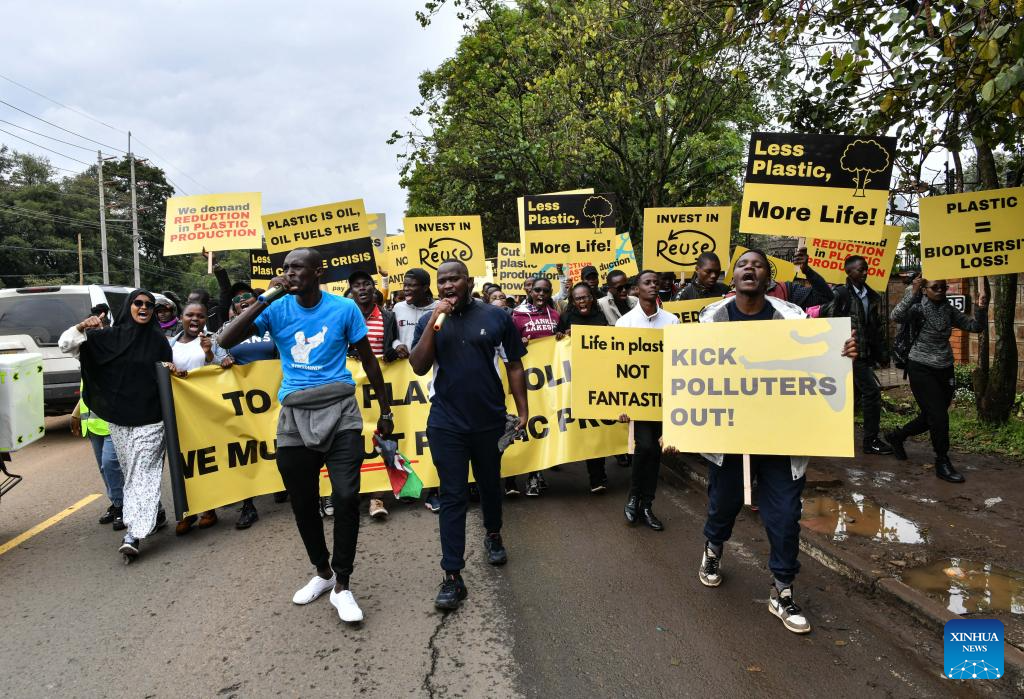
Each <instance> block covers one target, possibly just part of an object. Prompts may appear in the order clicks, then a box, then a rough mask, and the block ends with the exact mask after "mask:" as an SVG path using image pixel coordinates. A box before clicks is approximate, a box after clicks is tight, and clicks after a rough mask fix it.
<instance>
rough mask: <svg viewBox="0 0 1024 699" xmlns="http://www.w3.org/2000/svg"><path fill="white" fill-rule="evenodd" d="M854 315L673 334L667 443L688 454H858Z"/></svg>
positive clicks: (683, 329)
mask: <svg viewBox="0 0 1024 699" xmlns="http://www.w3.org/2000/svg"><path fill="white" fill-rule="evenodd" d="M849 337H850V319H849V318H827V319H825V318H820V319H802V320H760V321H747V322H742V323H691V324H689V325H672V326H669V327H667V328H665V354H664V373H663V388H662V395H663V396H664V403H665V406H664V425H665V434H664V440H665V444H666V445H671V446H674V447H676V448H677V449H679V450H680V451H687V452H704V453H719V454H721V453H725V454H744V453H745V454H783V455H797V456H853V362H851V361H850V360H849V359H847V358H845V357H843V356H842V350H843V344H844V343H845V342H846V340H847V339H848V338H849Z"/></svg>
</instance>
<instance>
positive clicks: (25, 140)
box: [0, 129, 92, 167]
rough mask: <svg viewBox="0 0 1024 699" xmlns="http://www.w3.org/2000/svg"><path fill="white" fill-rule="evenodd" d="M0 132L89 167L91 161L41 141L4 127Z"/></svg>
mask: <svg viewBox="0 0 1024 699" xmlns="http://www.w3.org/2000/svg"><path fill="white" fill-rule="evenodd" d="M0 133H5V134H7V135H8V136H14V137H15V138H17V139H21V140H22V141H24V142H25V143H31V144H32V145H33V146H35V147H37V148H42V149H43V150H48V151H50V152H51V153H56V154H57V155H60V156H62V157H65V158H67V159H68V160H74V161H75V162H76V163H81V164H82V165H85V166H86V167H89V166H91V165H92V163H87V162H85V161H84V160H79V159H78V158H75V157H72V156H70V155H68V154H67V153H61V152H60V151H59V150H54V149H53V148H47V147H46V146H44V145H42V144H41V143H36V142H35V141H30V140H28V139H27V138H24V137H22V136H19V135H18V134H16V133H11V132H10V131H5V130H4V129H0Z"/></svg>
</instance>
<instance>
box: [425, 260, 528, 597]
mask: <svg viewBox="0 0 1024 699" xmlns="http://www.w3.org/2000/svg"><path fill="white" fill-rule="evenodd" d="M437 290H438V303H437V307H436V308H435V309H434V311H433V313H431V314H430V315H429V316H424V317H423V318H420V320H419V322H418V323H417V324H416V334H415V336H414V339H413V349H412V352H411V354H410V355H409V362H410V364H412V368H413V371H415V372H416V373H417V374H418V375H420V376H422V375H423V374H426V373H427V371H429V370H430V369H431V368H433V372H434V377H433V379H434V380H433V387H432V389H431V396H430V416H429V417H428V418H427V440H428V441H429V443H430V453H431V455H432V456H433V459H434V466H435V467H436V468H437V474H438V477H439V478H440V480H441V513H440V530H441V568H443V569H444V572H445V576H444V581H443V582H442V583H441V589H440V590H439V591H438V593H437V598H436V599H435V600H434V606H436V607H437V608H438V609H457V608H458V607H459V605H460V604H461V603H462V600H464V599H466V595H467V592H466V585H465V583H464V582H463V580H462V569H463V568H464V567H465V559H464V558H463V556H464V554H465V551H466V503H467V499H468V493H467V490H468V485H467V482H468V480H469V463H470V462H472V464H473V477H474V478H475V479H476V484H477V487H478V489H479V491H480V506H481V510H482V511H483V516H484V528H485V529H486V530H487V536H486V537H485V538H484V548H485V549H486V551H487V560H488V562H489V563H491V564H492V565H502V564H504V563H505V562H506V561H507V560H508V553H507V552H506V550H505V546H504V544H503V543H502V541H501V498H502V489H501V452H500V451H499V450H498V439H499V438H500V437H501V436H502V434H503V433H504V431H505V415H506V412H505V390H504V387H503V386H502V384H501V377H500V376H499V374H498V367H497V363H496V360H495V356H496V354H498V353H499V352H500V351H502V350H503V354H504V357H503V358H504V359H505V361H506V365H505V366H506V369H507V373H508V383H509V389H510V391H511V393H512V397H513V399H514V400H515V404H516V411H517V412H518V413H519V424H518V428H519V429H523V428H524V427H525V426H526V421H527V419H528V418H529V407H528V405H527V402H526V379H525V377H524V374H523V363H522V361H521V359H522V357H523V355H525V354H526V347H524V346H523V341H522V339H521V338H520V337H519V332H518V331H517V330H516V327H515V325H514V324H513V323H512V319H511V317H509V315H508V314H507V313H505V312H504V311H502V310H501V309H500V308H497V307H496V306H491V305H489V304H486V303H483V302H482V301H479V300H477V299H474V298H473V297H472V292H473V280H472V279H471V278H470V276H469V270H468V269H466V265H464V264H463V263H462V262H459V261H449V262H445V263H443V264H442V265H441V266H440V267H439V268H438V270H437ZM442 314H444V315H445V316H446V320H445V321H444V325H443V326H442V327H441V329H440V330H434V325H435V323H436V322H437V320H438V318H440V317H441V316H442Z"/></svg>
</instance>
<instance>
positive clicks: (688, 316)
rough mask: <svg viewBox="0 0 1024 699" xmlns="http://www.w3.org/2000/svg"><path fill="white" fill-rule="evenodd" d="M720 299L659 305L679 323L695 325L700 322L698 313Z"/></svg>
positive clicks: (667, 302) (670, 302)
mask: <svg viewBox="0 0 1024 699" xmlns="http://www.w3.org/2000/svg"><path fill="white" fill-rule="evenodd" d="M721 300H722V299H721V298H709V299H691V300H690V301H666V302H665V303H663V304H661V307H662V309H663V310H664V311H665V312H666V313H671V314H672V315H674V316H675V317H676V318H678V319H679V322H680V323H696V322H698V321H699V320H700V312H701V311H702V310H704V307H705V306H708V305H710V304H712V303H714V302H715V301H721Z"/></svg>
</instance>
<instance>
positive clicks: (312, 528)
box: [221, 248, 394, 623]
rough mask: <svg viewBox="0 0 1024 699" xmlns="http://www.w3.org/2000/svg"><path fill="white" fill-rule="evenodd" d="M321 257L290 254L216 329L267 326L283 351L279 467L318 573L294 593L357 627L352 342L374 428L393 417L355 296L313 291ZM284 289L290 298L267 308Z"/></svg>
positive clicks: (384, 430)
mask: <svg viewBox="0 0 1024 699" xmlns="http://www.w3.org/2000/svg"><path fill="white" fill-rule="evenodd" d="M322 275H323V258H322V257H321V255H320V253H319V252H317V251H316V250H315V249H313V248H299V249H297V250H292V251H291V252H289V253H288V256H287V257H285V259H284V269H283V272H282V275H281V276H279V277H275V278H274V279H273V280H271V282H270V284H271V291H270V292H267V294H268V295H269V298H267V296H260V297H259V299H258V300H257V302H256V303H255V304H253V305H252V306H250V307H249V308H247V309H245V310H244V311H242V313H241V314H240V315H239V316H238V317H237V318H236V319H235V321H234V322H233V323H232V324H231V325H230V326H229V327H228V328H227V329H226V330H225V331H224V332H223V334H222V335H221V342H222V343H223V346H224V347H226V348H230V347H233V346H235V345H236V344H238V343H239V342H241V341H242V340H244V339H245V338H246V337H251V336H252V335H263V334H264V333H267V332H269V333H270V337H271V339H272V340H273V341H274V344H275V345H276V346H277V350H278V354H279V355H280V357H281V372H282V374H283V380H282V381H281V390H280V391H279V392H278V400H279V401H280V402H281V414H280V416H279V417H278V423H277V468H278V471H280V472H281V480H282V481H284V487H285V489H286V490H287V491H288V495H289V496H290V499H291V503H292V511H293V512H294V514H295V523H296V525H298V528H299V535H300V536H301V537H302V543H303V544H305V546H306V553H307V554H308V555H309V560H310V562H311V563H312V564H313V565H314V566H316V572H317V574H316V575H314V576H313V578H312V579H311V580H310V581H309V582H308V583H307V584H306V585H305V586H304V587H303V588H302V589H300V590H299V591H298V592H296V593H295V595H294V596H293V597H292V601H293V602H294V603H296V604H308V603H310V602H312V601H313V600H315V599H316V598H317V597H319V596H320V595H322V594H323V593H325V592H327V591H328V590H330V591H331V604H333V605H334V606H335V607H336V608H337V610H338V616H339V617H341V620H342V621H344V622H348V623H356V622H359V621H362V620H363V612H362V610H361V609H360V608H359V605H358V604H357V603H356V601H355V598H354V597H353V596H352V593H351V591H350V590H349V576H350V575H351V574H352V567H353V563H354V561H355V554H356V539H357V537H358V534H359V472H360V468H361V467H362V463H363V438H362V426H363V423H362V416H361V415H360V413H359V406H358V404H357V403H356V399H355V381H354V380H353V379H352V374H351V373H350V372H349V370H348V368H347V367H346V366H345V359H346V355H347V353H348V348H349V345H352V346H354V347H355V348H356V351H357V352H358V354H359V360H360V362H362V365H363V369H364V370H365V371H366V376H367V378H368V379H369V381H370V384H371V386H373V392H374V395H375V396H376V397H377V402H378V403H379V404H380V420H378V422H377V430H378V431H379V432H380V433H381V434H382V435H384V436H387V435H389V434H391V431H392V429H393V421H394V417H393V416H392V414H391V407H390V405H389V403H388V399H387V392H386V391H385V387H384V378H383V376H382V375H381V372H380V365H379V364H377V360H376V358H375V357H374V356H373V352H372V350H371V349H370V343H369V341H368V340H367V339H366V323H365V322H364V321H363V315H362V313H360V312H359V309H358V308H357V307H356V304H355V302H353V301H352V300H351V299H346V298H343V297H341V296H335V295H333V294H327V293H324V292H322V291H321V290H320V277H321V276H322ZM274 287H281V288H283V289H284V290H285V291H287V295H286V296H284V297H283V298H281V300H280V301H278V302H277V303H276V304H274V305H270V304H271V302H272V301H273V300H274V299H275V298H276V297H277V296H279V295H280V294H279V293H278V294H271V292H273V291H274ZM324 463H326V464H327V473H328V475H329V476H330V479H331V487H332V489H333V496H332V497H333V500H334V556H333V559H332V557H331V556H330V554H329V553H328V550H327V543H326V541H325V539H324V529H323V524H322V522H321V520H320V469H321V467H322V466H323V465H324Z"/></svg>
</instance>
